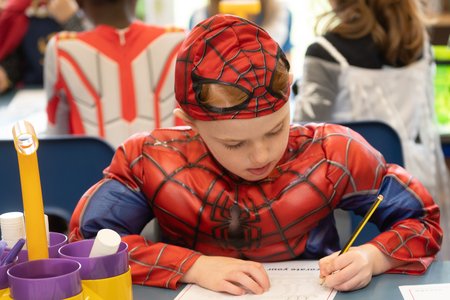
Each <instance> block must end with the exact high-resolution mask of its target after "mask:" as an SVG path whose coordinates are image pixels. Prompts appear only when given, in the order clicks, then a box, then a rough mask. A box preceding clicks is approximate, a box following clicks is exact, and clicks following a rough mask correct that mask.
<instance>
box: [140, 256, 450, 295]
mask: <svg viewBox="0 0 450 300" xmlns="http://www.w3.org/2000/svg"><path fill="white" fill-rule="evenodd" d="M431 283H450V261H435V262H434V263H433V264H432V265H431V267H430V268H429V269H428V271H427V272H426V273H425V274H424V275H419V276H416V275H402V274H383V275H379V276H376V277H374V278H373V279H372V281H371V282H370V284H369V285H368V286H367V287H365V288H364V289H361V290H358V291H353V292H345V293H337V295H336V298H335V299H336V300H342V299H345V300H347V299H349V300H352V299H354V300H356V299H359V300H360V299H364V300H371V299H374V300H375V299H377V300H379V299H386V300H388V299H389V300H396V299H399V300H401V299H403V297H402V295H401V293H400V289H399V288H398V287H399V286H400V285H417V284H431ZM181 290H182V287H180V288H178V289H177V290H170V289H163V288H156V287H145V286H139V285H133V299H135V300H143V299H158V300H170V299H174V298H175V297H176V296H177V294H178V293H179V292H180V291H181Z"/></svg>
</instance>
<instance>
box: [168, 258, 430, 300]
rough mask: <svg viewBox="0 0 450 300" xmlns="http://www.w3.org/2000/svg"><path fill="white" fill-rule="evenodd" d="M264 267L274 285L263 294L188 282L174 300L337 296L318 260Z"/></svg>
mask: <svg viewBox="0 0 450 300" xmlns="http://www.w3.org/2000/svg"><path fill="white" fill-rule="evenodd" d="M264 267H265V268H266V270H267V273H268V274H269V278H270V285H271V287H270V290H268V291H267V292H265V293H264V294H262V295H253V294H247V295H244V296H232V295H229V294H225V293H217V292H213V291H210V290H207V289H204V288H202V287H199V286H198V285H192V284H188V285H187V286H186V287H185V288H184V289H183V290H182V291H181V292H180V293H179V294H178V296H177V297H176V298H175V300H212V299H214V300H228V299H230V300H231V299H239V300H240V299H267V300H268V299H277V300H332V299H334V297H335V296H336V291H335V290H332V289H330V288H327V287H325V286H322V285H320V280H319V266H318V262H317V261H289V262H280V263H266V264H264ZM433 300H435V299H433Z"/></svg>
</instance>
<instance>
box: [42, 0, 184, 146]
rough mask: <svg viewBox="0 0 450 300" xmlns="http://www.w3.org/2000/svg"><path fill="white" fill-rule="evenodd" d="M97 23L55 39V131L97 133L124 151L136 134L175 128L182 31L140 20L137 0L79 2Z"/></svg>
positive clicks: (50, 73) (49, 57) (48, 60)
mask: <svg viewBox="0 0 450 300" xmlns="http://www.w3.org/2000/svg"><path fill="white" fill-rule="evenodd" d="M78 4H79V6H80V8H81V9H83V10H84V12H85V14H86V16H87V17H88V18H89V19H91V21H92V22H93V23H94V24H95V25H96V27H95V28H94V29H93V30H91V31H86V32H80V33H74V32H63V33H60V34H58V35H56V36H55V37H54V38H53V39H52V40H50V42H49V44H48V46H47V51H46V57H45V72H44V74H45V89H46V91H47V96H48V98H49V103H48V107H47V113H48V121H49V129H48V133H49V134H63V133H71V134H80V135H93V136H99V137H101V138H104V139H106V140H107V141H108V142H110V143H111V144H112V145H113V146H118V145H119V144H120V143H121V142H122V141H123V140H125V139H126V138H127V137H128V136H130V135H131V134H133V133H136V132H139V131H144V130H151V129H153V128H158V127H162V126H164V127H167V126H173V125H175V124H176V119H175V117H174V116H173V109H174V107H175V105H176V101H175V97H174V92H173V77H174V67H175V57H176V53H177V50H178V48H179V46H180V44H181V42H182V40H183V39H184V37H185V34H184V32H183V31H182V30H180V29H175V28H163V27H158V26H152V25H148V24H144V23H142V22H140V21H137V20H135V18H134V10H135V1H134V0H96V1H93V0H78Z"/></svg>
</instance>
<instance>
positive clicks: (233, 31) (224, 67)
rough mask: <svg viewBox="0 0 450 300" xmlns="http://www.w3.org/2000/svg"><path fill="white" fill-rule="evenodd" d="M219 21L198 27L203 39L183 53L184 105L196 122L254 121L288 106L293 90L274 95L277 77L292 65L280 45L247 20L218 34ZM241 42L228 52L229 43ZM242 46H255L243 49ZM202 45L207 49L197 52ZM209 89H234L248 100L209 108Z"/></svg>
mask: <svg viewBox="0 0 450 300" xmlns="http://www.w3.org/2000/svg"><path fill="white" fill-rule="evenodd" d="M216 22H217V20H216V19H215V18H212V19H211V20H210V22H209V23H202V24H201V25H200V26H198V27H196V30H197V31H202V30H203V32H200V33H197V34H196V35H200V36H201V38H198V40H196V42H195V43H193V44H192V45H191V47H190V49H189V50H187V51H185V52H184V54H185V56H183V53H182V54H180V55H179V58H178V59H177V64H178V65H179V66H177V68H179V69H182V71H179V73H178V74H179V75H181V77H183V79H181V78H180V80H179V81H181V83H179V85H181V86H182V85H184V86H183V88H182V90H183V96H182V99H181V100H179V103H180V105H181V106H182V107H183V108H184V109H185V111H187V112H188V114H190V112H194V113H195V116H194V118H199V119H205V120H216V119H235V118H254V117H259V116H263V115H267V114H270V113H272V112H274V111H277V110H278V109H280V108H281V107H282V106H283V105H284V104H285V103H286V102H287V100H288V94H289V91H283V92H284V95H282V94H280V93H276V92H274V91H273V89H272V75H273V74H274V72H275V70H276V67H277V64H278V63H280V61H282V62H283V64H284V65H285V66H286V68H287V69H288V68H289V63H288V61H287V59H286V57H285V55H284V53H283V52H282V51H281V49H280V47H279V46H278V44H276V42H274V41H273V40H272V39H271V38H270V37H269V36H268V34H267V33H266V32H265V31H263V30H262V29H260V28H259V27H257V26H254V25H252V24H251V23H249V22H248V21H247V20H244V19H239V22H234V23H230V24H229V25H227V26H225V27H223V28H221V29H220V30H217V29H215V27H214V26H215V25H216V24H215V23H216ZM242 27H245V28H246V30H245V31H243V30H242ZM242 32H244V33H242ZM236 39H238V40H239V43H237V42H236V45H237V46H236V47H234V48H233V49H232V50H230V49H229V48H227V47H228V46H229V45H228V43H227V42H226V41H227V40H231V41H232V42H231V43H234V40H236ZM241 42H242V43H247V44H250V45H247V44H246V45H244V46H241V44H240V43H241ZM199 44H202V45H203V48H201V49H197V48H198V45H199ZM224 49H226V51H225V50H224ZM224 52H226V53H224ZM243 62H244V63H243ZM180 64H182V66H180ZM204 84H222V85H228V86H229V85H231V86H234V87H237V88H238V89H240V90H242V91H244V92H245V93H246V94H247V97H246V99H245V100H244V101H243V102H241V103H239V104H237V105H235V106H232V107H216V106H211V105H207V104H205V103H202V101H200V100H199V98H200V97H199V96H200V92H201V90H202V86H203V85H204ZM287 89H289V87H287ZM199 115H201V117H198V116H199Z"/></svg>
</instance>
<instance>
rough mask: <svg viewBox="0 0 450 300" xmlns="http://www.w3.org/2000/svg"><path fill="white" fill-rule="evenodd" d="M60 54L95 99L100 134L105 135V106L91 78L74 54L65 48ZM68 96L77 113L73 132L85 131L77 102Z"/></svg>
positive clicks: (73, 110)
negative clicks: (82, 68) (84, 71)
mask: <svg viewBox="0 0 450 300" xmlns="http://www.w3.org/2000/svg"><path fill="white" fill-rule="evenodd" d="M59 56H60V57H61V58H63V59H65V60H66V61H67V62H68V63H69V64H70V65H71V66H72V67H73V69H74V70H75V72H76V74H77V75H78V77H79V78H80V79H81V82H82V83H83V85H84V86H85V87H86V88H87V90H88V92H89V94H90V95H91V96H92V98H93V99H94V101H95V105H96V107H97V121H98V134H99V136H101V137H105V129H104V126H103V107H102V103H101V101H100V97H99V95H97V93H96V91H95V89H94V87H93V86H92V85H91V83H90V82H89V80H88V79H87V77H86V76H85V74H84V73H83V70H81V68H80V67H79V66H78V64H77V62H76V61H75V60H74V59H73V58H72V56H70V54H69V53H67V52H65V51H64V50H60V51H59ZM65 90H66V92H67V93H70V90H69V89H68V88H66V89H65ZM67 96H68V99H70V107H71V111H72V113H73V114H74V115H75V116H73V118H72V121H73V122H71V124H72V130H73V133H84V127H83V122H82V121H81V117H80V114H79V112H78V108H77V106H76V105H75V103H73V99H74V98H73V95H71V94H70V95H69V94H68V95H67ZM79 131H83V132H79Z"/></svg>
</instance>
